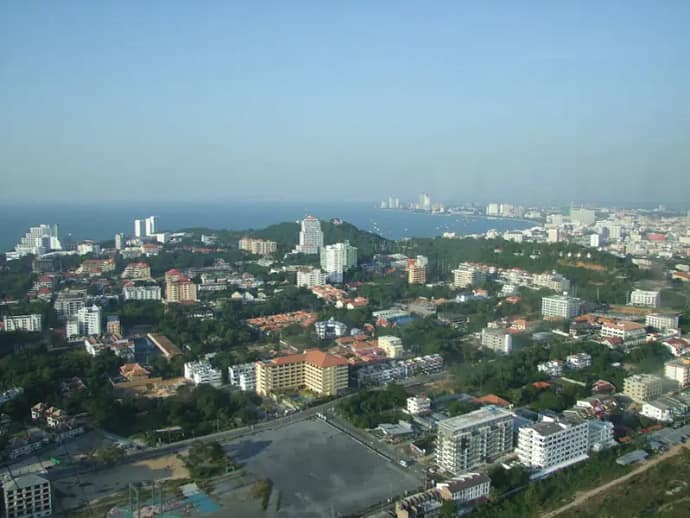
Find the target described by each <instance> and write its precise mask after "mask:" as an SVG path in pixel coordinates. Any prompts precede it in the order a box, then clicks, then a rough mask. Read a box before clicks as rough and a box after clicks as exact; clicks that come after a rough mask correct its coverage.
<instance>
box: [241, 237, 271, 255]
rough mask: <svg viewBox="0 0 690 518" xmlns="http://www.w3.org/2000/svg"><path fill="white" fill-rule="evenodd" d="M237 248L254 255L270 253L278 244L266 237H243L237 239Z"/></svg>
mask: <svg viewBox="0 0 690 518" xmlns="http://www.w3.org/2000/svg"><path fill="white" fill-rule="evenodd" d="M239 249H240V250H245V251H247V252H249V253H250V254H254V255H270V254H273V253H275V252H276V250H278V244H277V243H276V242H275V241H269V240H267V239H256V238H252V237H243V238H242V239H240V241H239Z"/></svg>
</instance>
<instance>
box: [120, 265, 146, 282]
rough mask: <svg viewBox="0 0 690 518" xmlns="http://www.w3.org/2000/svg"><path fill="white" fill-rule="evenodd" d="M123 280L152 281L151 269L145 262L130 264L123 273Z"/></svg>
mask: <svg viewBox="0 0 690 518" xmlns="http://www.w3.org/2000/svg"><path fill="white" fill-rule="evenodd" d="M122 278H123V279H150V278H151V267H150V266H149V265H148V264H147V263H144V262H136V263H129V264H128V265H127V266H125V269H124V271H123V272H122Z"/></svg>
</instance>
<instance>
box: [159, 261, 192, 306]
mask: <svg viewBox="0 0 690 518" xmlns="http://www.w3.org/2000/svg"><path fill="white" fill-rule="evenodd" d="M165 300H166V301H167V302H196V301H197V290H196V284H194V283H193V282H192V281H191V280H190V279H189V277H187V276H186V275H184V274H182V273H181V272H179V271H178V270H175V269H173V270H168V271H167V272H165Z"/></svg>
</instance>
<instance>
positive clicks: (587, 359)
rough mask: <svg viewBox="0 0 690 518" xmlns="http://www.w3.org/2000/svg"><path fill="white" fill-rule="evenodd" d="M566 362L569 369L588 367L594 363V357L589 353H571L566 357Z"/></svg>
mask: <svg viewBox="0 0 690 518" xmlns="http://www.w3.org/2000/svg"><path fill="white" fill-rule="evenodd" d="M565 364H566V365H567V366H568V368H569V369H576V370H580V369H586V368H587V367H589V366H591V365H592V357H591V356H590V355H589V354H587V353H576V354H570V355H568V356H567V357H566V358H565Z"/></svg>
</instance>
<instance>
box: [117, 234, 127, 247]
mask: <svg viewBox="0 0 690 518" xmlns="http://www.w3.org/2000/svg"><path fill="white" fill-rule="evenodd" d="M124 245H125V235H124V234H123V233H122V232H118V233H117V234H115V249H116V250H122V248H123V247H124Z"/></svg>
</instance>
